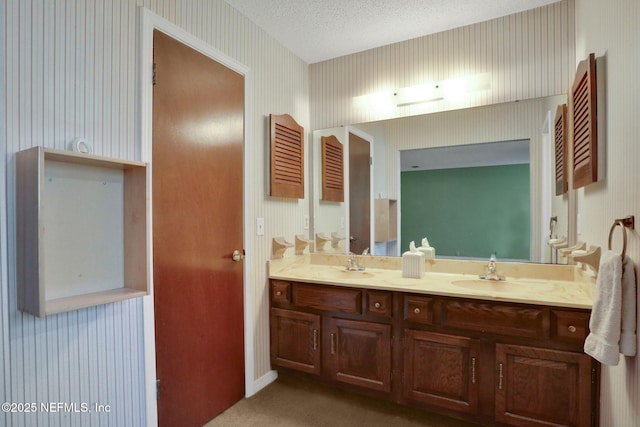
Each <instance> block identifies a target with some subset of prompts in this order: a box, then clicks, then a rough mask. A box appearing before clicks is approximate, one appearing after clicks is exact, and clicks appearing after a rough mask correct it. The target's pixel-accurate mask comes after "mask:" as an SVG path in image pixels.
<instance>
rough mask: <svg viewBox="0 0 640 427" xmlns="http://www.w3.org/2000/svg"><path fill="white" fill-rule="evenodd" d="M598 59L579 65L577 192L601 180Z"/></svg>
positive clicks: (575, 141)
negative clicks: (599, 178)
mask: <svg viewBox="0 0 640 427" xmlns="http://www.w3.org/2000/svg"><path fill="white" fill-rule="evenodd" d="M596 101H597V98H596V59H595V55H594V54H593V53H592V54H590V55H589V58H587V59H586V60H584V61H582V62H580V64H578V69H577V71H576V78H575V80H574V82H573V86H572V88H571V104H572V108H573V115H572V121H571V123H572V129H573V150H572V158H573V188H574V189H575V188H580V187H584V186H585V185H588V184H591V183H592V182H596V181H597V180H598V114H597V108H596Z"/></svg>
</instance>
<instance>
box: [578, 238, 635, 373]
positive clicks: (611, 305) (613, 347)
mask: <svg viewBox="0 0 640 427" xmlns="http://www.w3.org/2000/svg"><path fill="white" fill-rule="evenodd" d="M622 265H623V262H622V259H621V257H620V254H617V253H615V252H612V251H605V252H603V253H602V256H601V257H600V267H599V269H598V278H597V280H596V291H595V298H594V301H593V308H592V310H591V319H590V320H589V329H590V333H589V336H587V339H586V340H585V342H584V351H585V353H587V354H589V355H591V356H592V357H593V358H595V359H597V360H598V361H599V362H601V363H603V364H605V365H617V364H618V361H619V359H620V354H619V353H620V352H621V351H622V352H623V354H625V355H628V356H633V355H635V353H636V348H635V347H636V330H635V329H636V299H635V294H636V289H635V272H634V269H633V262H632V261H631V259H629V257H625V262H624V265H625V269H624V277H623V273H622V271H623V269H622Z"/></svg>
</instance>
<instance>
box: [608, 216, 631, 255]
mask: <svg viewBox="0 0 640 427" xmlns="http://www.w3.org/2000/svg"><path fill="white" fill-rule="evenodd" d="M617 226H620V227H621V228H622V253H621V256H622V258H623V259H624V256H625V254H626V252H627V228H630V229H632V230H633V229H634V227H635V217H634V216H633V215H629V216H626V217H624V218H620V219H616V220H615V221H613V225H612V226H611V230H609V250H611V238H612V237H613V230H615V228H616V227H617Z"/></svg>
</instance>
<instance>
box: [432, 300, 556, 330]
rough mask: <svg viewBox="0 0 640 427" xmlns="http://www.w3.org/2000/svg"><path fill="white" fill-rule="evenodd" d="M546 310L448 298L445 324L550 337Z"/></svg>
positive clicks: (444, 308) (443, 306)
mask: <svg viewBox="0 0 640 427" xmlns="http://www.w3.org/2000/svg"><path fill="white" fill-rule="evenodd" d="M544 313H545V312H544V310H543V309H542V308H535V307H528V308H527V307H515V306H510V305H504V304H494V303H484V302H475V301H458V300H445V301H443V302H442V313H441V314H442V315H441V318H440V322H441V324H442V325H443V326H448V327H452V328H461V329H468V330H474V331H481V332H492V333H496V334H505V335H515V336H519V337H532V338H546V337H547V336H548V334H545V327H544V317H545V316H544Z"/></svg>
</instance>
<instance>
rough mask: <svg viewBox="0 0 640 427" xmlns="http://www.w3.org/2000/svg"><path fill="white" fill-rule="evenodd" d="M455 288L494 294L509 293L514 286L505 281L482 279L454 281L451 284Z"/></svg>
mask: <svg viewBox="0 0 640 427" xmlns="http://www.w3.org/2000/svg"><path fill="white" fill-rule="evenodd" d="M451 284H452V285H454V286H460V287H463V288H467V289H476V290H482V291H492V292H508V291H509V290H512V289H513V287H514V286H516V285H514V284H513V283H510V282H508V281H505V280H500V281H499V280H482V279H468V280H454V281H453V282H451Z"/></svg>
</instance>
